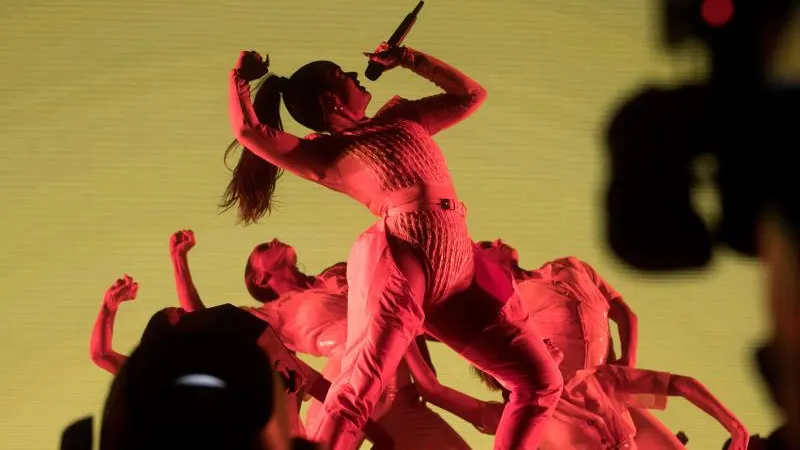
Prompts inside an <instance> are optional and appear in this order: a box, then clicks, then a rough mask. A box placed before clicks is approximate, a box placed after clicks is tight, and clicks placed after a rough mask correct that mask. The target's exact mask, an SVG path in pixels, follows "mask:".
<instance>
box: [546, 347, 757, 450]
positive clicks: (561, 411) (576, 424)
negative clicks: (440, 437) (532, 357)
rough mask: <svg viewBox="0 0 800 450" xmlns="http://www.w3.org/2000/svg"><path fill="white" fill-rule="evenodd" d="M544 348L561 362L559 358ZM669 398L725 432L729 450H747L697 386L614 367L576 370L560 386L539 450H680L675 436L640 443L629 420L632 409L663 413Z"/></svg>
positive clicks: (742, 432)
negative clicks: (698, 411)
mask: <svg viewBox="0 0 800 450" xmlns="http://www.w3.org/2000/svg"><path fill="white" fill-rule="evenodd" d="M547 341H549V340H547V339H546V342H547ZM549 343H550V344H551V347H550V348H551V352H552V354H553V355H554V358H555V359H556V361H561V360H562V358H563V353H562V352H561V351H560V350H559V349H558V348H557V347H556V346H555V345H554V344H552V341H549ZM670 396H678V397H683V398H685V399H686V400H688V401H689V402H691V403H692V404H694V405H695V406H697V407H698V408H700V409H701V410H702V411H703V412H705V413H706V414H708V415H709V416H711V417H713V418H714V419H716V420H717V421H718V422H719V423H720V424H721V425H722V426H723V427H725V429H726V430H727V431H728V432H729V433H730V434H731V444H730V447H729V448H730V450H747V446H748V441H749V439H750V437H749V434H748V432H747V429H746V428H745V426H744V424H742V423H741V422H740V421H739V419H738V418H736V416H735V415H734V414H733V413H732V412H730V411H729V410H728V409H727V408H726V407H725V406H724V405H723V404H722V403H721V402H720V401H719V400H717V399H716V398H715V397H714V395H713V394H712V393H711V392H710V391H709V390H708V389H707V388H706V387H705V386H703V384H702V383H700V382H699V381H697V380H695V379H694V378H691V377H687V376H683V375H677V374H672V373H667V372H657V371H653V370H644V369H637V368H633V367H625V366H620V365H615V364H601V365H598V366H596V367H594V368H591V369H586V370H579V371H578V372H577V373H576V374H575V375H574V376H573V377H572V378H571V379H568V380H566V382H565V386H564V391H563V393H562V394H561V401H560V402H559V404H558V407H557V408H556V412H555V414H553V418H552V420H551V423H550V425H548V428H547V431H546V436H545V438H544V439H543V440H542V443H541V444H540V446H539V450H560V449H565V448H569V449H573V450H598V449H623V448H624V449H632V450H636V449H642V450H645V449H646V450H662V449H683V448H684V447H683V444H681V443H680V441H678V439H677V438H676V437H675V436H673V440H674V442H668V441H666V440H663V441H660V442H658V441H648V442H646V443H642V442H640V440H639V439H638V436H637V435H638V433H637V430H636V426H635V425H634V423H633V420H632V418H631V417H630V411H631V410H633V409H635V408H650V409H664V408H665V407H666V404H667V397H670ZM587 424H588V425H589V426H586V425H587Z"/></svg>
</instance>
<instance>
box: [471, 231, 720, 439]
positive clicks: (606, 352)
mask: <svg viewBox="0 0 800 450" xmlns="http://www.w3.org/2000/svg"><path fill="white" fill-rule="evenodd" d="M478 244H479V246H480V247H481V248H483V249H484V251H485V252H486V253H487V255H488V256H489V257H491V258H492V259H494V260H496V261H499V262H501V263H502V264H503V265H504V266H505V267H506V268H507V269H508V270H509V271H512V272H514V273H518V274H524V275H522V276H523V277H524V278H525V281H522V282H521V283H520V285H519V289H520V291H521V292H522V295H523V298H524V299H525V302H526V304H527V305H528V308H529V310H530V312H531V313H532V314H533V318H534V321H535V323H536V325H537V327H538V330H539V331H540V332H541V333H542V334H543V335H544V336H547V337H548V339H552V342H554V345H555V346H557V347H558V348H559V349H560V350H562V352H563V353H562V355H563V357H562V362H561V365H560V368H561V372H562V374H563V375H564V380H565V383H566V386H565V389H564V392H563V393H562V402H560V403H559V405H558V406H557V408H556V416H557V419H556V420H558V421H561V422H567V419H568V418H570V417H571V418H572V419H571V420H572V421H573V422H580V423H582V422H583V421H585V420H586V415H587V414H590V413H591V414H594V413H593V412H591V411H589V412H587V411H581V410H580V409H579V408H576V407H574V405H575V400H574V399H573V398H571V396H574V391H577V390H580V389H581V388H583V387H587V386H590V387H591V389H594V390H596V389H597V388H598V386H597V383H599V382H609V383H610V382H612V381H614V380H616V379H617V378H618V377H620V376H623V375H625V374H624V373H615V374H613V376H599V377H597V378H596V379H595V380H591V381H583V380H584V379H585V378H586V377H587V376H589V375H588V374H592V373H593V372H592V371H593V370H599V371H601V372H609V371H612V370H616V369H607V368H603V366H605V365H606V363H608V364H609V365H614V366H622V367H633V365H634V362H635V354H636V341H637V339H636V337H637V336H638V330H637V328H638V326H637V324H638V321H637V319H636V316H635V315H634V313H633V312H632V311H631V309H630V308H629V307H628V306H627V305H626V304H625V303H624V301H623V300H622V296H621V295H620V294H619V293H618V292H617V291H616V290H615V289H614V288H613V287H612V286H611V285H610V284H609V283H608V282H606V281H605V280H604V279H603V278H602V277H601V276H600V275H599V274H598V273H597V272H596V271H595V270H594V268H592V267H591V265H589V264H588V263H586V262H584V261H581V260H579V259H578V258H575V257H567V258H559V259H556V260H554V261H550V262H548V263H545V264H544V265H542V267H541V268H539V269H538V270H532V271H529V270H524V269H521V268H520V266H519V255H518V252H517V251H516V249H514V248H513V247H511V246H509V245H508V244H506V243H504V242H503V241H502V240H496V241H493V242H489V241H482V242H479V243H478ZM615 310H616V311H615ZM609 319H611V320H615V321H616V322H617V324H618V328H619V332H620V337H621V340H622V341H623V342H625V344H623V345H621V347H622V352H623V355H625V356H623V357H621V358H619V359H617V358H615V356H614V351H613V344H612V340H611V338H610V332H609V326H608V320H609ZM598 368H599V369H598ZM476 372H477V373H478V375H479V377H480V378H481V379H482V381H483V382H484V383H485V384H487V386H489V387H490V388H491V389H493V390H501V389H502V388H501V387H500V386H498V385H497V383H496V381H495V380H493V379H492V378H491V377H489V376H487V375H486V374H484V373H482V372H480V371H479V370H476ZM639 375H641V376H642V377H643V378H641V379H639V378H636V379H635V380H634V381H635V382H636V383H641V382H642V381H641V380H645V381H647V380H649V379H650V378H647V377H651V378H652V376H651V375H647V374H646V373H645V372H643V373H642V374H639ZM591 376H594V375H591ZM684 384H686V383H684ZM638 386H641V384H638ZM613 388H614V385H613V384H610V385H609V386H605V387H604V389H605V390H606V391H609V390H611V389H613ZM696 392H698V391H697V390H694V391H692V392H690V393H688V394H687V395H689V396H691V397H692V398H694V399H695V400H690V401H703V400H702V399H700V400H698V398H700V397H702V396H703V395H704V394H703V392H700V393H696ZM592 395H595V394H592ZM598 395H599V394H598ZM687 398H689V397H687ZM712 400H713V401H714V402H716V400H715V399H713V397H712ZM717 403H718V402H717ZM587 404H589V402H587ZM695 404H697V403H695ZM570 405H572V406H570ZM628 406H630V408H627V409H626V410H625V411H624V416H625V419H626V422H625V424H626V425H625V427H623V429H622V431H620V429H617V430H615V431H614V430H612V431H613V433H616V434H615V436H616V437H615V438H614V439H612V438H611V437H608V436H605V437H604V439H606V441H608V442H624V441H625V439H626V437H625V436H627V433H628V432H629V431H630V427H629V425H630V426H633V428H632V429H633V430H634V432H635V442H636V445H637V446H638V447H639V448H643V449H655V450H657V449H682V448H684V446H683V444H681V442H680V441H679V440H678V439H677V437H676V436H675V435H674V434H673V433H672V432H671V431H670V430H669V429H668V428H667V427H666V426H664V425H663V423H661V422H660V421H659V420H658V419H657V418H656V417H655V416H654V415H652V414H651V413H650V412H649V411H647V409H646V408H641V407H639V408H637V407H636V404H635V403H632V404H629V405H628ZM640 406H641V405H640ZM645 406H646V405H645ZM704 410H705V409H704ZM609 411H613V409H609ZM706 411H707V410H706ZM610 414H611V415H612V416H613V415H614V414H616V413H610ZM715 417H720V416H719V415H716V416H715ZM628 419H630V420H632V423H628V422H629V421H628ZM593 420H594V419H593ZM605 420H607V421H610V422H614V421H615V420H616V419H613V420H612V418H607V419H605ZM595 421H596V420H595ZM599 423H602V422H599ZM614 423H616V422H614ZM568 426H570V425H568V424H567V425H562V426H561V427H562V428H563V427H568ZM571 426H573V427H576V425H574V424H573V425H571ZM601 429H602V430H605V429H606V428H601ZM575 433H577V435H578V437H577V438H576V439H586V438H585V437H584V438H581V437H580V436H582V434H581V433H580V432H579V431H576V432H575ZM623 435H625V436H623ZM573 444H574V443H573ZM565 445H567V443H565V442H564V440H563V439H562V438H561V437H559V435H558V433H556V432H555V431H552V432H551V431H548V433H547V436H546V437H545V440H544V441H543V443H542V445H541V448H542V449H544V448H566V447H563V446H565ZM585 445H589V447H586V448H593V447H592V445H600V444H599V443H598V442H596V441H593V444H591V445H590V444H585ZM559 446H562V447H559Z"/></svg>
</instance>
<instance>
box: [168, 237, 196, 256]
mask: <svg viewBox="0 0 800 450" xmlns="http://www.w3.org/2000/svg"><path fill="white" fill-rule="evenodd" d="M194 244H195V240H194V232H193V231H192V230H180V231H176V232H175V233H172V236H170V237H169V254H170V255H171V256H173V257H174V256H179V257H180V256H186V254H187V253H188V252H189V250H191V249H192V247H194Z"/></svg>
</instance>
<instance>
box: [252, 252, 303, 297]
mask: <svg viewBox="0 0 800 450" xmlns="http://www.w3.org/2000/svg"><path fill="white" fill-rule="evenodd" d="M244 283H245V286H247V291H248V292H249V293H250V295H251V296H252V297H253V298H254V299H255V300H257V301H259V302H262V303H266V302H270V301H273V300H277V299H278V298H279V297H280V296H282V295H284V294H286V293H287V292H291V291H297V290H302V289H305V288H307V287H308V276H306V275H305V274H303V273H302V272H300V269H298V268H297V253H296V252H295V251H294V248H292V246H291V245H288V244H284V243H283V242H281V241H279V240H278V239H273V240H272V241H270V242H265V243H263V244H259V245H257V246H256V248H254V249H253V251H252V252H251V253H250V257H249V258H247V265H246V266H245V269H244Z"/></svg>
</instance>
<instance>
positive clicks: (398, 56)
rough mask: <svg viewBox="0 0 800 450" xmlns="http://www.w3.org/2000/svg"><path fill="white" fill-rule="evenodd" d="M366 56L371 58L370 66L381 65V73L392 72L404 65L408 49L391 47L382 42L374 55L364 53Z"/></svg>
mask: <svg viewBox="0 0 800 450" xmlns="http://www.w3.org/2000/svg"><path fill="white" fill-rule="evenodd" d="M364 56H366V57H367V58H369V63H370V64H377V65H380V68H381V72H385V71H387V70H392V69H394V68H395V67H397V66H399V65H401V64H402V63H403V59H405V58H406V48H405V47H402V46H394V47H392V46H390V45H389V44H388V43H386V42H382V43H381V45H379V46H378V47H377V48H376V49H375V51H373V52H372V53H370V52H364Z"/></svg>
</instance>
